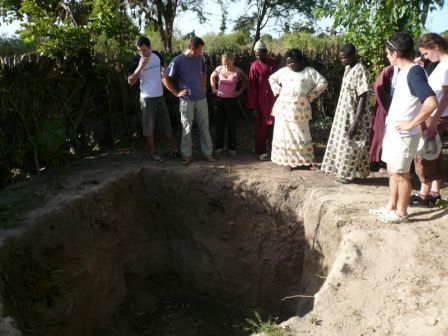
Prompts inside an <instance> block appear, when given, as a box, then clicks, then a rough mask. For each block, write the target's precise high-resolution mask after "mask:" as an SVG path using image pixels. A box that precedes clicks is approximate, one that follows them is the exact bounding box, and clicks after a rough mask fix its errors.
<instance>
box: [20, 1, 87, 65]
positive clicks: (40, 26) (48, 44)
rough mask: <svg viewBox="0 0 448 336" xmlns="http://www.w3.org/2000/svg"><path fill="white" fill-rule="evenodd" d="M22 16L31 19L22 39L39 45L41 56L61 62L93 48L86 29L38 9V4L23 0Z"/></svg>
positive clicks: (24, 29) (25, 27)
mask: <svg viewBox="0 0 448 336" xmlns="http://www.w3.org/2000/svg"><path fill="white" fill-rule="evenodd" d="M20 13H21V14H23V15H26V16H27V17H28V21H27V22H25V23H23V24H22V26H23V29H22V30H21V33H20V36H21V37H22V39H23V40H24V41H25V42H26V43H32V44H34V45H35V46H36V50H37V52H38V53H40V54H42V55H46V56H48V57H50V58H53V59H56V60H59V61H62V60H73V59H76V57H77V56H78V54H79V53H80V51H81V50H83V51H84V52H85V50H90V49H91V48H92V46H93V43H92V40H91V37H90V33H89V31H88V29H87V27H86V26H75V25H72V24H69V23H68V21H65V20H61V19H60V18H58V17H57V16H56V15H55V14H54V13H52V12H50V11H47V10H46V9H44V8H42V7H40V6H38V4H37V3H36V2H35V1H30V0H25V1H22V5H21V8H20Z"/></svg>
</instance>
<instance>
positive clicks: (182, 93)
mask: <svg viewBox="0 0 448 336" xmlns="http://www.w3.org/2000/svg"><path fill="white" fill-rule="evenodd" d="M162 83H163V85H165V87H166V88H167V89H168V91H170V92H171V93H172V94H173V95H175V96H176V97H185V96H188V90H185V89H183V90H180V91H177V90H176V88H175V87H174V85H173V83H172V82H171V78H170V77H169V76H167V75H163V76H162Z"/></svg>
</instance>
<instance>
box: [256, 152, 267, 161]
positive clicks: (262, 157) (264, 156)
mask: <svg viewBox="0 0 448 336" xmlns="http://www.w3.org/2000/svg"><path fill="white" fill-rule="evenodd" d="M258 158H259V159H260V160H261V161H268V160H269V155H268V154H267V153H263V154H261V155H260V156H259V157H258Z"/></svg>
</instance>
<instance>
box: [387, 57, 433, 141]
mask: <svg viewBox="0 0 448 336" xmlns="http://www.w3.org/2000/svg"><path fill="white" fill-rule="evenodd" d="M430 96H434V92H433V91H432V90H431V87H430V86H429V84H428V79H427V77H426V72H425V70H424V69H423V68H422V67H420V66H419V65H413V66H411V67H410V68H408V69H405V70H401V71H400V73H399V74H398V78H397V86H396V87H395V92H394V96H393V97H392V103H391V104H390V109H389V113H388V115H387V118H386V135H387V136H393V137H407V136H411V135H414V134H418V133H419V128H418V126H417V127H414V128H413V129H411V130H409V131H401V132H398V131H397V130H395V126H396V123H397V122H398V121H408V120H412V119H414V118H415V117H416V116H417V114H418V113H419V112H420V109H421V107H422V103H423V102H424V101H425V100H426V98H428V97H430Z"/></svg>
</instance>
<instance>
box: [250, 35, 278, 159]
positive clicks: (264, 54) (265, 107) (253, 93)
mask: <svg viewBox="0 0 448 336" xmlns="http://www.w3.org/2000/svg"><path fill="white" fill-rule="evenodd" d="M254 53H255V58H256V60H255V61H254V62H253V63H252V64H251V66H250V70H249V85H248V93H247V107H248V108H249V109H251V110H253V112H254V116H255V153H256V154H257V155H258V156H259V159H260V160H262V161H265V160H269V155H268V150H270V146H271V143H272V131H273V129H274V117H272V116H271V112H272V107H273V106H274V102H275V98H274V94H273V93H272V91H271V86H270V85H269V76H270V75H272V74H273V73H274V72H275V71H277V67H278V66H277V61H276V60H275V59H274V58H272V57H269V55H268V49H267V47H266V45H265V44H264V43H263V42H262V41H257V43H255V46H254Z"/></svg>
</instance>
